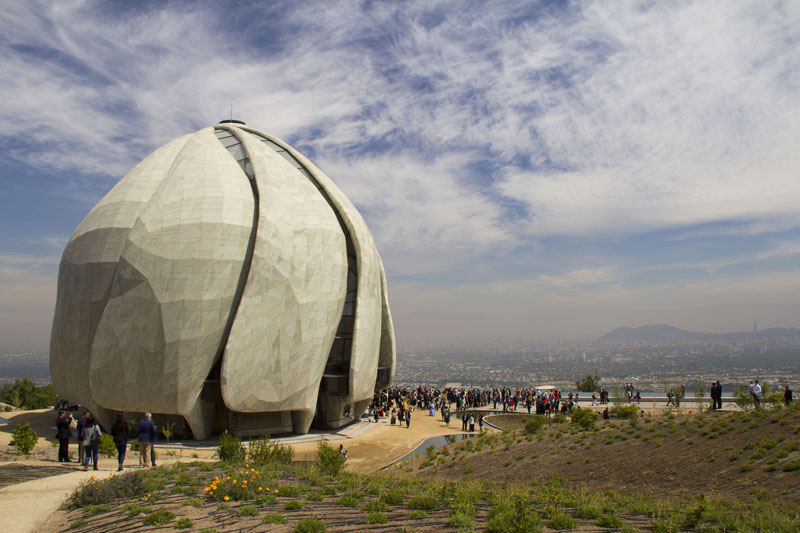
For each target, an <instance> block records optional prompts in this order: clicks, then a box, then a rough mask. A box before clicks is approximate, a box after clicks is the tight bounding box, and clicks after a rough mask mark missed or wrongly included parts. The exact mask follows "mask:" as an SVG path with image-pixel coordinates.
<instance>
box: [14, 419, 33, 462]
mask: <svg viewBox="0 0 800 533" xmlns="http://www.w3.org/2000/svg"><path fill="white" fill-rule="evenodd" d="M11 437H12V439H11V442H10V443H9V444H11V446H16V447H17V450H18V452H19V454H20V455H28V453H30V451H31V450H33V448H34V446H36V443H37V442H38V441H39V435H37V434H36V432H35V431H34V430H33V428H32V427H31V424H30V422H25V423H24V424H22V425H20V426H17V427H16V428H15V429H14V431H12V432H11Z"/></svg>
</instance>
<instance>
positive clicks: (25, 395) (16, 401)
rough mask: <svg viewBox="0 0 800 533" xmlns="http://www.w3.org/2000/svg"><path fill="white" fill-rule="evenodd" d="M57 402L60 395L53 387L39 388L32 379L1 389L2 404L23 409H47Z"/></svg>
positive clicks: (0, 400)
mask: <svg viewBox="0 0 800 533" xmlns="http://www.w3.org/2000/svg"><path fill="white" fill-rule="evenodd" d="M56 401H58V394H56V391H55V389H53V386H52V385H44V386H43V387H37V386H36V385H34V383H33V381H31V379H30V378H22V379H18V380H16V381H15V382H14V384H13V385H12V384H10V383H9V384H7V385H3V386H2V387H0V402H4V403H7V404H10V405H13V406H14V407H19V408H21V409H45V408H47V407H49V406H50V405H52V404H54V403H55V402H56ZM6 410H7V411H10V410H11V409H6Z"/></svg>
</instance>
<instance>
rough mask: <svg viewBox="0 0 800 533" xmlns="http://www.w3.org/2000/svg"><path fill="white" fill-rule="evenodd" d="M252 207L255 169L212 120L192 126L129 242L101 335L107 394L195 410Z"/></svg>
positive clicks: (117, 401) (228, 307)
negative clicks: (241, 161) (245, 165)
mask: <svg viewBox="0 0 800 533" xmlns="http://www.w3.org/2000/svg"><path fill="white" fill-rule="evenodd" d="M253 210H254V200H253V193H252V190H251V188H250V184H249V182H248V179H247V177H246V176H245V175H244V173H243V172H242V170H241V168H240V167H239V165H238V164H237V163H236V161H235V160H234V159H232V158H231V156H230V154H228V152H227V151H226V150H225V148H224V147H223V146H222V145H221V144H220V143H219V141H218V140H217V138H216V137H215V136H214V133H213V129H212V128H205V129H203V130H200V131H199V132H197V133H195V134H194V135H192V136H191V137H190V138H189V139H188V141H187V142H186V144H185V146H184V147H183V149H182V150H181V151H180V153H178V154H177V155H176V156H175V158H174V161H173V164H172V165H171V166H170V168H169V170H168V171H167V172H166V175H165V178H164V180H163V181H162V183H161V185H160V186H159V187H158V189H157V190H156V191H155V193H154V194H153V196H152V198H151V200H150V202H148V204H147V205H146V207H145V208H144V210H143V211H142V212H141V214H140V215H139V217H138V219H137V221H136V223H135V225H134V227H133V228H132V230H131V231H130V233H129V235H128V238H127V240H126V242H125V246H124V248H123V250H122V254H121V258H120V265H119V268H118V269H117V273H116V275H115V277H114V281H113V283H112V287H111V291H110V294H109V300H108V305H107V306H106V309H105V312H104V313H103V316H102V318H101V320H100V323H99V326H98V328H97V334H96V335H95V339H94V343H93V345H92V352H91V365H90V373H89V379H90V382H91V386H92V392H93V395H94V398H95V400H96V401H97V402H98V403H99V404H101V405H103V406H105V407H108V408H113V409H127V410H138V411H154V412H161V413H177V414H181V415H184V416H186V417H187V418H191V417H190V416H189V415H190V413H191V412H193V410H195V407H196V403H197V401H198V398H199V396H200V392H201V390H202V387H203V383H204V381H205V379H206V377H207V376H208V374H209V371H210V370H211V368H212V366H213V365H214V363H215V361H216V359H217V356H218V354H219V351H220V348H221V341H222V337H223V331H224V329H225V326H226V324H227V322H228V320H229V317H230V315H231V312H232V304H233V300H234V295H235V293H236V290H237V286H238V283H239V277H240V272H241V270H242V266H243V264H244V261H245V255H246V250H247V244H248V240H249V238H250V233H251V228H252V223H253ZM189 421H190V424H191V423H192V420H189ZM196 424H197V421H195V424H194V425H196ZM193 429H195V430H197V428H193ZM196 432H197V431H196ZM200 433H201V434H202V433H204V431H200Z"/></svg>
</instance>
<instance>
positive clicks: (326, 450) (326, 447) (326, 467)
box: [316, 440, 345, 476]
mask: <svg viewBox="0 0 800 533" xmlns="http://www.w3.org/2000/svg"><path fill="white" fill-rule="evenodd" d="M344 464H345V459H344V458H343V457H341V456H340V455H339V450H337V449H336V448H334V447H333V446H331V445H330V444H328V443H327V442H325V441H324V440H321V441H319V443H318V444H317V461H316V465H317V468H318V469H319V471H320V472H322V473H323V474H328V475H331V476H338V475H339V473H340V472H341V471H342V469H343V468H344Z"/></svg>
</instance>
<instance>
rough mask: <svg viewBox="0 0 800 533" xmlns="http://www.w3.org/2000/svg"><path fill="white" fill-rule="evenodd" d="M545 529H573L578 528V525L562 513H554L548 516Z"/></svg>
mask: <svg viewBox="0 0 800 533" xmlns="http://www.w3.org/2000/svg"><path fill="white" fill-rule="evenodd" d="M547 527H549V528H550V529H575V528H576V527H578V523H577V522H576V521H575V520H573V519H572V518H571V517H569V516H567V515H565V514H564V513H562V512H555V513H553V514H551V515H550V519H549V520H548V521H547Z"/></svg>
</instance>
